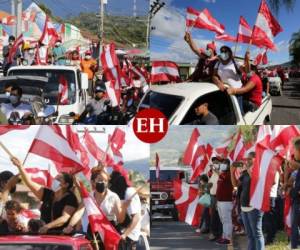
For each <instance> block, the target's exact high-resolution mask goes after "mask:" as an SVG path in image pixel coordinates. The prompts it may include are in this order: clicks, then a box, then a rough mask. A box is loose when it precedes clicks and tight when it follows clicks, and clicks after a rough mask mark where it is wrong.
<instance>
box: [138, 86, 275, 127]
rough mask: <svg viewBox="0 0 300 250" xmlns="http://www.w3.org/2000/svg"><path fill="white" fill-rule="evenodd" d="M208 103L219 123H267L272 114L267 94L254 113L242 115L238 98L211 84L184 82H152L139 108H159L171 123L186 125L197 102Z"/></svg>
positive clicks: (193, 117)
mask: <svg viewBox="0 0 300 250" xmlns="http://www.w3.org/2000/svg"><path fill="white" fill-rule="evenodd" d="M202 102H203V103H204V102H207V103H208V106H209V111H210V112H212V113H213V114H214V115H215V116H216V117H217V118H218V121H219V124H220V125H262V124H265V123H266V122H269V121H270V119H271V113H272V100H271V97H270V96H266V97H264V99H263V101H262V104H261V106H260V107H259V108H258V109H257V110H255V111H254V112H248V113H246V114H245V115H242V113H241V109H240V107H239V104H238V101H237V98H236V97H235V96H230V95H228V94H227V92H221V91H220V90H219V89H218V87H217V86H216V85H215V84H213V83H206V82H183V83H177V84H166V85H157V86H156V85H155V86H152V87H151V89H150V90H148V92H147V93H146V94H145V96H144V97H143V99H142V100H141V103H140V105H139V108H138V109H139V111H140V110H142V109H145V108H154V109H158V110H160V111H161V112H162V113H163V114H164V115H165V116H166V118H167V119H168V120H169V124H170V125H188V124H189V123H191V122H193V121H194V120H196V118H197V117H196V114H195V107H196V104H197V103H202Z"/></svg>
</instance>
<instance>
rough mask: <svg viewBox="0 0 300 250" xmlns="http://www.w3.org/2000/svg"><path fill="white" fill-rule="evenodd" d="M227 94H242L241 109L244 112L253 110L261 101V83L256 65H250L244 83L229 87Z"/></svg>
mask: <svg viewBox="0 0 300 250" xmlns="http://www.w3.org/2000/svg"><path fill="white" fill-rule="evenodd" d="M227 93H228V94H229V95H243V110H244V112H245V113H247V112H254V111H255V110H257V109H258V108H259V107H260V105H261V103H262V95H263V84H262V81H261V79H260V77H259V76H258V73H257V67H256V66H255V65H251V71H250V72H249V73H247V77H246V84H244V85H243V86H242V87H240V88H234V87H229V88H228V89H227Z"/></svg>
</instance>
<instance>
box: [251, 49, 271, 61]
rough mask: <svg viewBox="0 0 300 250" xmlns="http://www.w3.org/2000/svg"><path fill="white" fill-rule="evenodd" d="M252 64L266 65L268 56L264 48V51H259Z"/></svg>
mask: <svg viewBox="0 0 300 250" xmlns="http://www.w3.org/2000/svg"><path fill="white" fill-rule="evenodd" d="M254 64H255V65H260V64H262V65H266V64H268V56H267V50H265V51H264V52H261V53H259V54H258V55H257V56H256V58H255V60H254Z"/></svg>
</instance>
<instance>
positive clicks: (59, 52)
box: [52, 38, 66, 65]
mask: <svg viewBox="0 0 300 250" xmlns="http://www.w3.org/2000/svg"><path fill="white" fill-rule="evenodd" d="M52 55H53V63H54V64H55V65H65V64H66V48H65V47H64V46H63V45H62V43H61V38H58V39H57V40H56V42H55V47H54V48H53V50H52Z"/></svg>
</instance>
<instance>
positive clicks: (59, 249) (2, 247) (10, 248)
mask: <svg viewBox="0 0 300 250" xmlns="http://www.w3.org/2000/svg"><path fill="white" fill-rule="evenodd" d="M0 250H73V247H72V246H67V245H59V244H36V243H26V244H25V243H24V244H0Z"/></svg>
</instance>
